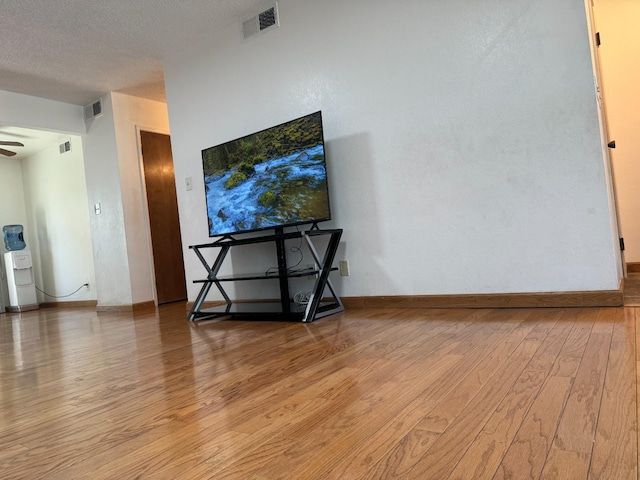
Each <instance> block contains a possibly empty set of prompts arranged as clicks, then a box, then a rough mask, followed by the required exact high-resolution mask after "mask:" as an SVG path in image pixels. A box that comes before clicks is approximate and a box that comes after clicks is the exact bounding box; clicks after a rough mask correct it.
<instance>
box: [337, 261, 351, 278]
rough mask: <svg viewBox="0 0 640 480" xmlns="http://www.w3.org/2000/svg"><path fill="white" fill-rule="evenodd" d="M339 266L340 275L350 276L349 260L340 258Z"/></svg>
mask: <svg viewBox="0 0 640 480" xmlns="http://www.w3.org/2000/svg"><path fill="white" fill-rule="evenodd" d="M338 267H339V269H340V275H342V276H343V277H348V276H349V260H340V261H339V262H338Z"/></svg>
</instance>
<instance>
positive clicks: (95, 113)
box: [84, 98, 102, 121]
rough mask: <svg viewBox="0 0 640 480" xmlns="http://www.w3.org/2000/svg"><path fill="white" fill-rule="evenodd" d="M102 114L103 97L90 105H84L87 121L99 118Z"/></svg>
mask: <svg viewBox="0 0 640 480" xmlns="http://www.w3.org/2000/svg"><path fill="white" fill-rule="evenodd" d="M101 116H102V99H101V98H100V99H98V100H97V101H95V102H93V103H90V104H89V105H85V107H84V119H85V121H88V120H93V119H94V118H98V117H101Z"/></svg>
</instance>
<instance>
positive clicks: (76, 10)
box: [0, 0, 264, 105]
mask: <svg viewBox="0 0 640 480" xmlns="http://www.w3.org/2000/svg"><path fill="white" fill-rule="evenodd" d="M262 3H264V2H263V1H261V0H0V90H7V91H10V92H16V93H24V94H27V95H34V96H37V97H43V98H49V99H52V100H58V101H62V102H67V103H74V104H78V105H84V104H87V103H90V102H91V101H93V100H95V98H96V97H97V96H99V95H101V94H103V93H105V92H111V91H114V92H121V93H126V94H129V95H134V96H139V97H144V98H149V99H152V100H160V101H164V98H165V97H164V82H163V73H162V61H163V59H165V58H167V57H169V56H173V55H176V54H179V53H180V52H181V51H184V50H186V49H188V47H189V46H190V45H192V44H194V43H196V42H198V41H199V39H201V38H202V37H204V36H210V35H211V32H212V31H215V30H217V29H221V28H223V27H226V26H227V25H229V24H231V23H234V22H238V25H240V22H241V21H242V19H244V18H245V17H247V16H248V15H252V14H254V13H256V12H257V11H259V8H260V6H261V4H262ZM238 28H240V27H239V26H238Z"/></svg>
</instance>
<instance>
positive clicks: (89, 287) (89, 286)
mask: <svg viewBox="0 0 640 480" xmlns="http://www.w3.org/2000/svg"><path fill="white" fill-rule="evenodd" d="M84 286H85V287H87V291H89V290H91V284H90V283H89V282H86V283H85V284H84Z"/></svg>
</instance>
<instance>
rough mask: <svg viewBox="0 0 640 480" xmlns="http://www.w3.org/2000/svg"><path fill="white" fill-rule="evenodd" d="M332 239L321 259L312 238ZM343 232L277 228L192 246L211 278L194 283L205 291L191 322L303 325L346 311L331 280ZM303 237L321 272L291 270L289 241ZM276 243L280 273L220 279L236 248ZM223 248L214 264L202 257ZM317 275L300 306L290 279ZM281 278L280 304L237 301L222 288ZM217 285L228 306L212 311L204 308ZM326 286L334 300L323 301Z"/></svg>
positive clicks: (197, 298)
mask: <svg viewBox="0 0 640 480" xmlns="http://www.w3.org/2000/svg"><path fill="white" fill-rule="evenodd" d="M327 235H328V236H329V242H328V245H327V247H326V249H325V252H324V256H323V257H322V258H320V256H319V255H318V251H317V250H316V248H315V246H314V244H313V241H312V239H313V238H315V237H319V236H327ZM341 236H342V229H333V230H320V229H319V228H318V227H317V225H315V224H314V225H313V227H312V228H311V229H309V230H307V231H303V232H300V231H296V232H289V233H285V232H284V230H283V229H282V228H277V229H276V230H275V234H271V235H264V236H259V237H250V238H242V239H236V238H233V237H231V236H225V237H222V238H220V239H219V240H216V241H215V242H213V243H207V244H202V245H191V246H190V247H189V248H190V249H192V250H193V251H194V252H195V254H196V255H197V256H198V259H199V260H200V262H201V263H202V265H203V266H204V268H205V269H206V270H207V273H208V275H207V278H206V279H202V280H194V283H202V288H201V289H200V292H199V293H198V296H197V297H196V300H195V302H194V304H193V307H191V310H190V311H189V315H188V319H189V320H190V321H196V320H200V319H204V318H218V317H232V318H233V317H235V318H247V319H251V318H257V319H265V318H270V319H278V320H289V321H300V322H313V321H314V320H315V319H317V318H320V317H324V316H326V315H331V314H333V313H337V312H341V311H343V310H344V306H343V305H342V301H341V300H340V298H339V297H338V295H337V294H336V291H335V289H334V287H333V285H332V284H331V281H330V279H329V273H330V272H331V271H333V270H337V268H334V267H332V264H333V260H334V258H335V255H336V250H337V249H338V244H339V242H340V237H341ZM300 237H302V238H303V239H304V241H305V243H306V245H307V248H308V249H309V251H310V252H311V255H312V256H313V259H314V261H315V263H316V265H317V266H318V268H317V269H315V268H309V269H305V270H294V271H289V270H288V269H287V259H286V255H285V240H290V239H294V238H300ZM265 242H275V244H276V254H277V257H278V271H277V272H275V273H273V274H271V273H266V272H263V273H257V274H239V275H231V276H222V277H221V276H218V272H219V271H220V267H221V266H222V263H223V262H224V259H225V257H226V256H227V253H229V250H230V249H231V248H232V247H238V246H241V245H250V244H256V243H265ZM213 247H217V248H220V251H219V253H218V256H217V257H216V259H215V261H214V262H213V263H211V264H209V262H207V260H206V259H205V258H204V256H203V254H202V250H204V249H207V248H213ZM308 276H315V277H316V280H315V284H314V286H313V290H312V291H311V295H310V297H309V300H308V303H306V304H299V303H296V302H293V301H292V300H291V298H290V294H289V278H293V277H308ZM265 279H278V280H279V283H280V301H279V302H269V301H266V302H233V301H232V300H231V299H230V298H229V296H228V295H227V293H226V292H225V291H224V288H223V287H222V283H224V282H238V281H248V280H265ZM212 285H215V286H216V287H217V288H218V290H219V291H220V293H221V294H222V296H223V297H224V300H225V304H224V305H219V306H215V307H212V308H203V304H204V301H205V298H206V297H207V295H208V294H209V290H210V289H211V286H212ZM325 287H328V289H329V291H330V292H331V295H332V297H328V298H323V294H324V291H325Z"/></svg>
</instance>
